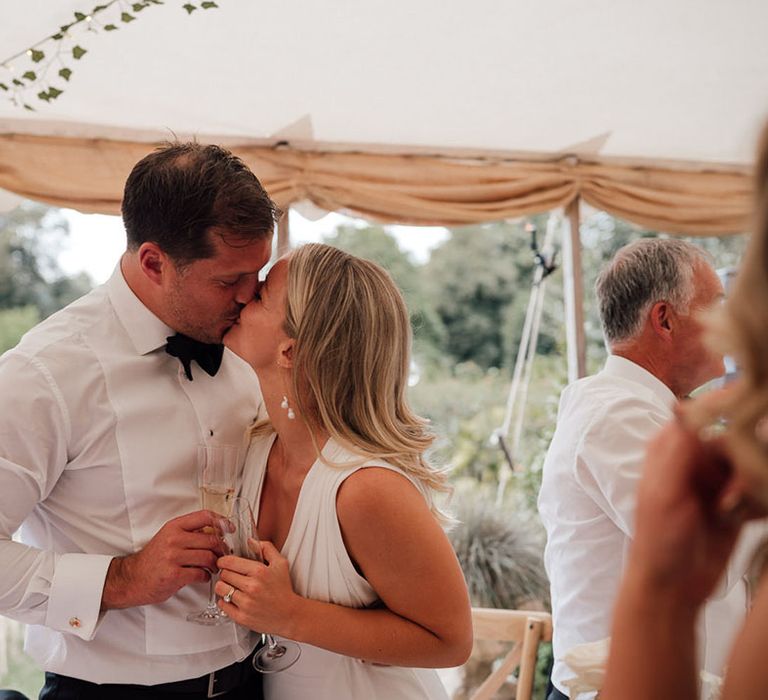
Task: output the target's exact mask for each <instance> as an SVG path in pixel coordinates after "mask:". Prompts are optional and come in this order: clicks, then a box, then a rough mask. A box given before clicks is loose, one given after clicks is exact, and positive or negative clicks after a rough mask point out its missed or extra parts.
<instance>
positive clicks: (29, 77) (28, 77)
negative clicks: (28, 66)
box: [21, 70, 37, 81]
mask: <svg viewBox="0 0 768 700" xmlns="http://www.w3.org/2000/svg"><path fill="white" fill-rule="evenodd" d="M21 77H22V78H24V80H29V81H32V80H37V73H35V71H33V70H28V71H27V72H26V73H24V75H22V76H21Z"/></svg>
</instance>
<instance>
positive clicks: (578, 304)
mask: <svg viewBox="0 0 768 700" xmlns="http://www.w3.org/2000/svg"><path fill="white" fill-rule="evenodd" d="M580 202H581V198H580V197H576V198H575V199H574V200H573V201H572V202H571V203H570V204H569V205H568V206H567V207H566V210H565V215H566V219H567V230H565V229H564V230H563V286H564V292H565V295H564V296H565V330H566V340H567V348H568V381H569V382H573V381H576V380H577V379H580V378H581V377H585V376H586V374H587V343H586V335H585V333H584V276H583V271H582V268H581V236H580V234H579V225H580V223H581V220H580V215H579V209H580V207H579V204H580Z"/></svg>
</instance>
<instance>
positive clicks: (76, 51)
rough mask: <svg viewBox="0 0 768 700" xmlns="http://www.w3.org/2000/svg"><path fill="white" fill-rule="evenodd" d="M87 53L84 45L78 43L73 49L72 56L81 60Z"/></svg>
mask: <svg viewBox="0 0 768 700" xmlns="http://www.w3.org/2000/svg"><path fill="white" fill-rule="evenodd" d="M87 53H88V52H87V51H86V50H85V49H84V48H83V47H82V46H79V45H78V46H75V47H74V48H73V49H72V58H74V59H75V60H77V61H79V60H80V59H81V58H82V57H83V56H85V54H87Z"/></svg>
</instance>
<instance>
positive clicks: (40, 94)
mask: <svg viewBox="0 0 768 700" xmlns="http://www.w3.org/2000/svg"><path fill="white" fill-rule="evenodd" d="M37 97H38V99H41V100H43V102H50V101H51V98H50V97H49V96H48V93H47V92H45V90H43V92H38V93H37Z"/></svg>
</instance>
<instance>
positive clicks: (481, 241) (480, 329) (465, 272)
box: [425, 216, 561, 369]
mask: <svg viewBox="0 0 768 700" xmlns="http://www.w3.org/2000/svg"><path fill="white" fill-rule="evenodd" d="M534 221H535V223H536V224H537V226H538V229H539V231H543V230H544V225H545V221H546V217H543V216H542V217H535V219H534ZM530 240H531V239H530V234H529V233H527V232H526V231H525V230H524V229H523V223H522V222H520V223H514V224H510V223H506V222H497V223H491V224H483V225H478V226H466V227H462V228H456V229H453V230H452V231H451V237H450V238H449V239H448V240H447V241H445V242H444V243H443V244H442V245H440V246H439V247H438V248H436V249H435V250H434V251H433V253H432V256H431V258H430V260H429V263H427V265H426V269H425V273H426V274H425V276H426V283H425V284H426V289H427V292H428V295H429V297H430V298H431V300H432V302H431V303H432V305H433V306H434V308H435V309H436V311H437V313H438V315H439V317H440V320H441V321H442V323H443V325H444V326H445V343H444V345H443V348H444V351H445V353H446V354H447V355H448V356H449V357H450V358H451V359H452V360H453V361H454V362H467V361H471V362H474V363H476V364H477V365H478V366H480V367H482V368H484V369H487V368H489V367H499V368H500V367H511V366H512V365H513V364H514V357H515V355H516V353H517V345H518V342H519V338H520V334H521V331H522V326H523V320H524V316H525V310H526V307H527V305H528V299H529V298H530V293H531V284H532V281H533V273H534V270H535V267H536V264H535V260H534V256H533V252H532V251H531V248H530ZM560 325H561V322H560V320H559V319H558V317H557V314H555V315H554V316H553V315H552V314H551V313H545V322H544V324H543V326H542V334H541V336H540V342H539V346H538V348H539V351H544V352H552V351H554V349H555V347H556V346H557V342H558V340H557V339H558V337H559V335H560V334H561V328H560Z"/></svg>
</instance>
